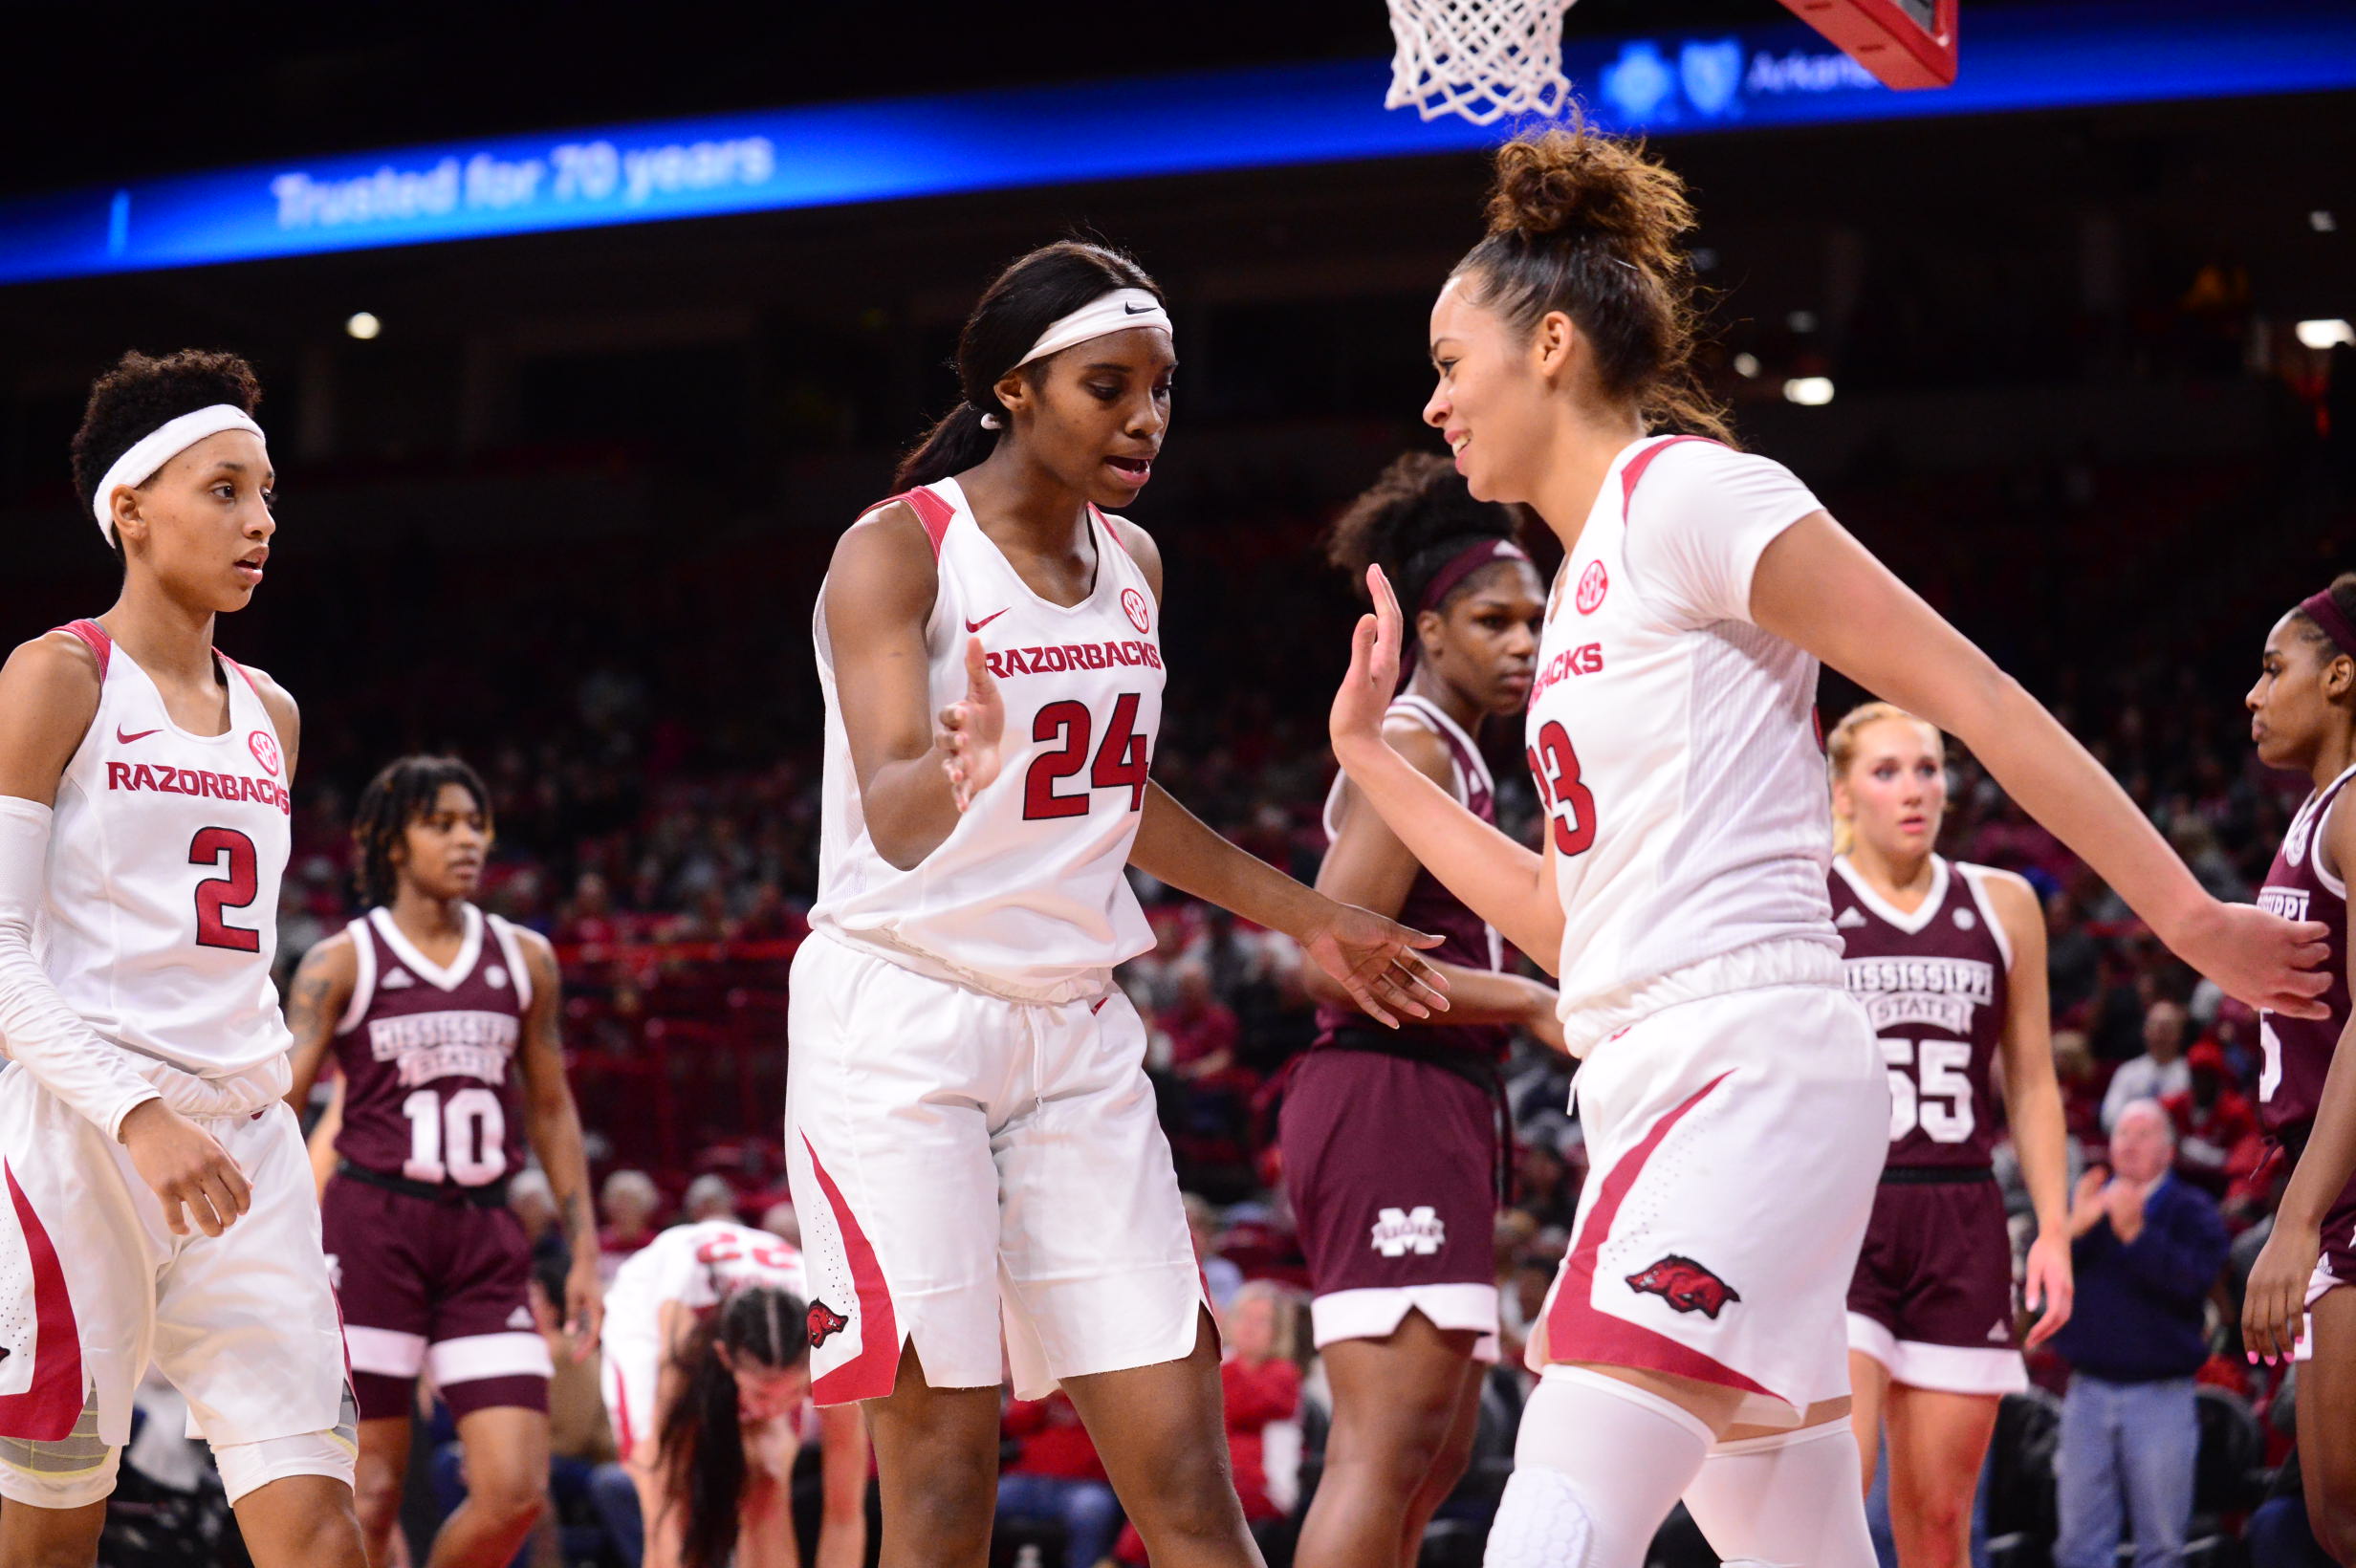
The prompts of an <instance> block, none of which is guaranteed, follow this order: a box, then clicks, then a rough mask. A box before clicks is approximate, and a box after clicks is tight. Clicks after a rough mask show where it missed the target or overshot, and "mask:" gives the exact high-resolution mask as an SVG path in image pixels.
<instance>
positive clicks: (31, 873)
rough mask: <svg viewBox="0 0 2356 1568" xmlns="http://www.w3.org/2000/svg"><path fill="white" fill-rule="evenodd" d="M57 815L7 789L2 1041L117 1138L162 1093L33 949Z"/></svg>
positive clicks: (3, 800)
mask: <svg viewBox="0 0 2356 1568" xmlns="http://www.w3.org/2000/svg"><path fill="white" fill-rule="evenodd" d="M53 815H54V814H53V813H52V812H51V810H50V808H49V807H47V806H44V805H42V804H40V803H39V802H38V801H34V800H25V799H20V798H18V797H17V796H15V795H0V1041H5V1042H6V1043H7V1046H8V1054H9V1056H11V1057H12V1058H13V1059H14V1060H15V1061H17V1062H18V1063H19V1064H20V1065H22V1066H23V1068H24V1069H25V1071H26V1072H28V1073H31V1074H32V1075H33V1078H35V1079H36V1080H37V1081H38V1082H39V1083H40V1085H41V1087H42V1088H44V1089H47V1090H48V1091H49V1092H50V1093H51V1094H53V1095H55V1096H56V1097H57V1098H58V1099H59V1100H64V1101H65V1102H66V1103H67V1104H68V1105H71V1106H72V1107H73V1108H74V1109H75V1110H76V1111H78V1112H80V1113H81V1114H82V1115H83V1116H85V1117H87V1118H89V1119H90V1121H91V1122H94V1123H95V1124H96V1125H97V1126H98V1129H99V1130H100V1131H102V1132H104V1133H105V1134H106V1136H107V1137H109V1138H114V1137H118V1136H120V1131H121V1127H122V1119H123V1118H124V1117H125V1116H127V1115H129V1114H130V1112H131V1109H132V1107H133V1106H136V1105H139V1104H141V1103H142V1102H144V1101H146V1100H155V1099H158V1098H160V1097H159V1095H158V1093H157V1091H156V1088H155V1086H154V1085H153V1084H151V1083H149V1082H148V1081H147V1080H146V1079H145V1078H142V1077H140V1076H139V1074H138V1073H137V1072H135V1071H133V1069H132V1067H131V1063H130V1060H129V1058H128V1057H127V1056H125V1055H124V1053H123V1051H122V1049H121V1048H120V1047H119V1046H115V1045H111V1044H109V1043H108V1042H107V1041H105V1040H102V1039H100V1038H99V1037H98V1034H96V1032H94V1031H93V1030H92V1029H91V1027H90V1026H89V1025H88V1024H86V1023H84V1022H83V1021H82V1020H81V1017H80V1015H79V1014H77V1013H75V1011H74V1010H73V1009H72V1008H70V1007H68V1006H66V1005H65V998H64V997H62V996H60V995H58V994H57V988H56V986H55V983H53V982H52V981H51V979H50V978H49V975H48V973H47V972H46V971H45V970H44V969H42V968H41V965H40V961H39V960H38V959H36V958H35V957H34V956H33V920H34V917H35V916H36V915H37V914H38V913H39V912H40V908H41V905H42V903H43V902H44V900H45V898H46V896H47V887H48V879H49V825H50V818H51V817H52V816H53Z"/></svg>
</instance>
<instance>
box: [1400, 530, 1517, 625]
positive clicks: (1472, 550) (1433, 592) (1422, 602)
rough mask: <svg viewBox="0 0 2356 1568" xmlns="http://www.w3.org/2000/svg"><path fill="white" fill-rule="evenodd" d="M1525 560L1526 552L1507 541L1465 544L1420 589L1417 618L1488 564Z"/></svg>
mask: <svg viewBox="0 0 2356 1568" xmlns="http://www.w3.org/2000/svg"><path fill="white" fill-rule="evenodd" d="M1529 558H1530V556H1529V555H1528V553H1527V552H1525V551H1524V550H1523V549H1522V548H1521V546H1519V545H1517V544H1516V543H1515V542H1514V541H1513V540H1511V539H1483V540H1482V541H1481V542H1480V543H1478V544H1474V545H1467V546H1466V547H1465V548H1464V549H1463V550H1461V551H1459V552H1457V553H1456V555H1453V556H1451V557H1450V559H1449V563H1448V564H1447V565H1446V566H1443V567H1441V568H1440V569H1439V570H1438V571H1437V572H1434V573H1433V574H1432V575H1431V581H1430V582H1429V583H1427V584H1426V585H1425V587H1424V597H1423V598H1422V599H1418V600H1417V601H1416V604H1415V609H1416V613H1417V614H1419V615H1420V614H1421V613H1423V612H1424V611H1426V610H1436V609H1438V608H1439V607H1440V605H1441V603H1442V601H1443V600H1445V599H1447V598H1448V596H1449V595H1451V594H1452V593H1454V592H1455V591H1456V585H1457V584H1458V583H1460V582H1462V581H1464V579H1465V578H1467V577H1471V576H1472V575H1473V573H1475V572H1477V571H1479V570H1480V569H1481V568H1482V567H1484V566H1487V565H1488V564H1489V563H1490V562H1491V561H1526V560H1528V559H1529Z"/></svg>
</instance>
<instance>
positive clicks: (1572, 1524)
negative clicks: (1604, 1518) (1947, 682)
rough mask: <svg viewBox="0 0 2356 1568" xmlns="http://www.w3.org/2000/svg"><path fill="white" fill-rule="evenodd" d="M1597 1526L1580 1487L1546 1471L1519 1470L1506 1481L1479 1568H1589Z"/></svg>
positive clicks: (1558, 1473)
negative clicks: (1486, 1548)
mask: <svg viewBox="0 0 2356 1568" xmlns="http://www.w3.org/2000/svg"><path fill="white" fill-rule="evenodd" d="M1594 1547H1595V1521H1594V1520H1593V1519H1592V1518H1591V1517H1590V1516H1589V1515H1588V1514H1587V1505H1586V1503H1585V1501H1584V1500H1583V1499H1582V1498H1581V1496H1580V1494H1579V1484H1578V1483H1577V1482H1575V1481H1573V1480H1572V1479H1571V1478H1570V1477H1569V1476H1567V1475H1565V1474H1563V1473H1562V1472H1561V1471H1560V1470H1548V1469H1547V1468H1546V1467H1545V1466H1543V1465H1521V1466H1516V1468H1515V1470H1514V1473H1513V1474H1512V1475H1511V1476H1510V1477H1508V1478H1507V1480H1506V1483H1505V1493H1504V1495H1503V1496H1501V1497H1499V1498H1498V1499H1497V1516H1496V1519H1495V1521H1494V1523H1492V1524H1491V1525H1490V1527H1489V1549H1488V1551H1487V1552H1486V1553H1485V1554H1484V1555H1483V1556H1482V1557H1481V1568H1590V1563H1589V1560H1588V1559H1589V1558H1590V1557H1592V1555H1593V1553H1594Z"/></svg>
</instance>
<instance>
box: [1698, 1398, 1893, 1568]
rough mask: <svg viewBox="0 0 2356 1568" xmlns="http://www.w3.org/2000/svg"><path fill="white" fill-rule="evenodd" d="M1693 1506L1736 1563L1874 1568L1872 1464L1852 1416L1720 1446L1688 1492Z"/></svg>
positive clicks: (1715, 1545)
mask: <svg viewBox="0 0 2356 1568" xmlns="http://www.w3.org/2000/svg"><path fill="white" fill-rule="evenodd" d="M1685 1506H1686V1512H1688V1513H1690V1514H1692V1515H1693V1522H1694V1523H1695V1524H1697V1525H1700V1526H1701V1528H1702V1534H1703V1535H1707V1536H1708V1537H1709V1538H1710V1545H1711V1548H1712V1550H1713V1551H1715V1552H1716V1553H1717V1554H1718V1556H1719V1557H1722V1558H1724V1559H1725V1560H1726V1561H1727V1562H1728V1563H1730V1564H1731V1563H1736V1562H1742V1563H1758V1564H1766V1565H1771V1568H1874V1556H1873V1539H1872V1537H1871V1536H1870V1535H1867V1534H1866V1531H1865V1469H1864V1467H1863V1466H1862V1465H1861V1464H1859V1462H1858V1458H1857V1439H1856V1436H1855V1435H1854V1434H1853V1433H1852V1431H1851V1430H1850V1427H1849V1423H1848V1419H1847V1418H1846V1417H1845V1416H1844V1417H1843V1418H1842V1419H1841V1420H1839V1421H1829V1422H1825V1423H1823V1424H1822V1425H1821V1426H1802V1427H1800V1429H1799V1430H1797V1431H1790V1432H1778V1433H1777V1434H1776V1435H1774V1436H1773V1437H1752V1438H1745V1439H1744V1440H1742V1441H1741V1442H1739V1443H1720V1444H1718V1445H1716V1446H1715V1447H1713V1448H1712V1449H1711V1450H1710V1457H1709V1458H1707V1459H1705V1460H1704V1461H1703V1462H1702V1467H1701V1472H1700V1473H1699V1474H1698V1475H1696V1476H1694V1477H1693V1480H1692V1482H1691V1485H1689V1486H1688V1487H1687V1488H1686V1489H1685Z"/></svg>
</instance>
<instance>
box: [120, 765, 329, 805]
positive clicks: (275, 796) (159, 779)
mask: <svg viewBox="0 0 2356 1568" xmlns="http://www.w3.org/2000/svg"><path fill="white" fill-rule="evenodd" d="M106 787H107V788H108V789H110V790H148V791H152V792H153V793H155V794H157V795H202V796H204V797H205V798H206V799H208V800H251V801H253V802H255V803H256V804H258V805H264V806H275V807H277V808H278V810H279V811H280V812H282V813H285V814H287V815H290V816H291V815H293V812H294V803H293V801H291V800H290V799H289V798H288V796H287V793H286V786H284V785H282V784H280V783H278V782H276V781H275V780H274V779H268V778H252V777H249V776H247V775H245V774H242V773H207V772H205V771H203V770H201V769H197V768H154V767H150V766H148V765H147V764H146V763H143V762H142V763H139V764H137V765H134V764H131V763H128V762H110V763H108V764H107V765H106Z"/></svg>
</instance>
